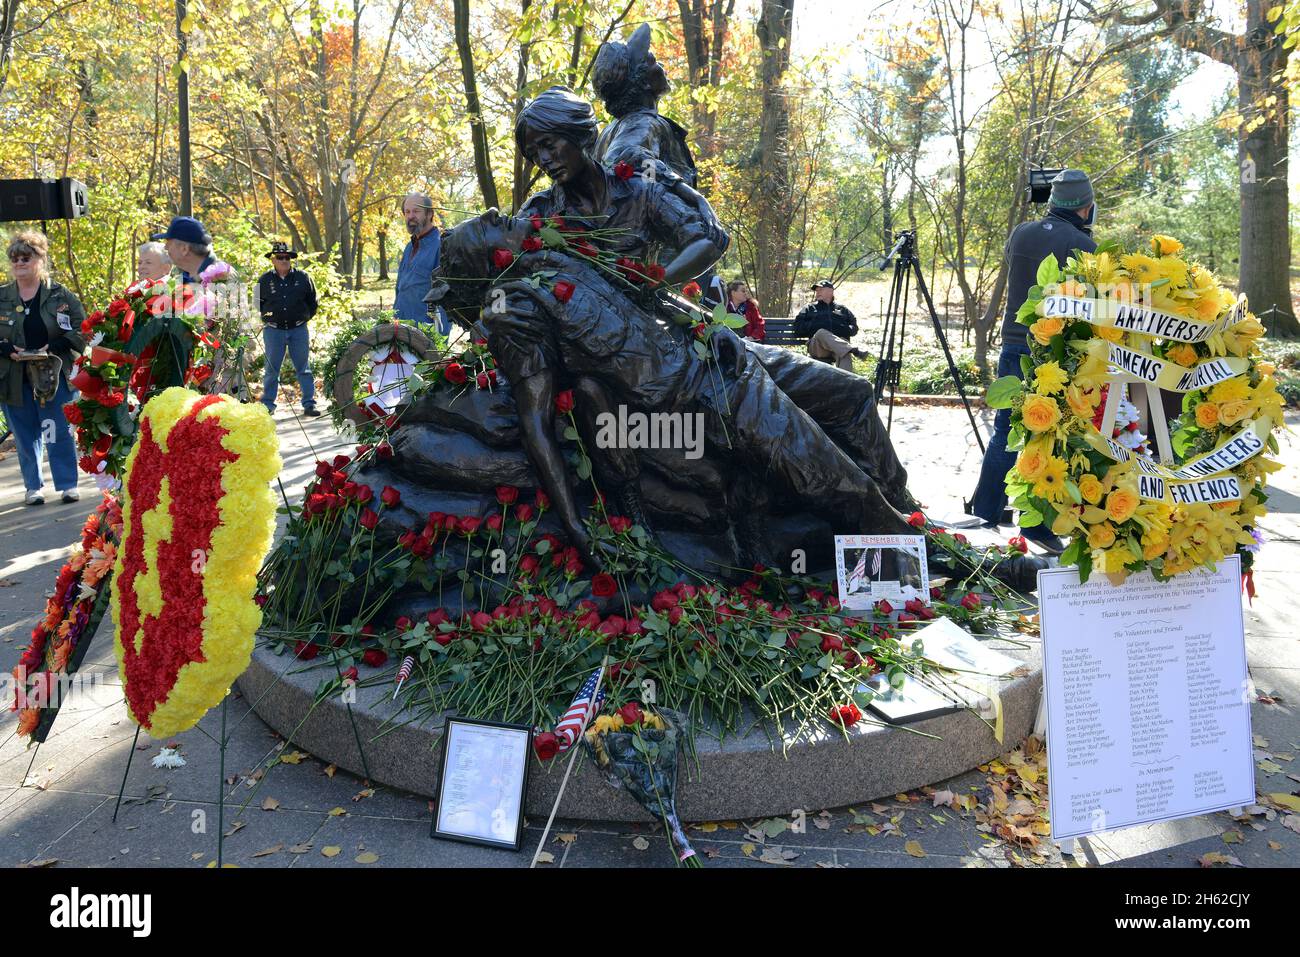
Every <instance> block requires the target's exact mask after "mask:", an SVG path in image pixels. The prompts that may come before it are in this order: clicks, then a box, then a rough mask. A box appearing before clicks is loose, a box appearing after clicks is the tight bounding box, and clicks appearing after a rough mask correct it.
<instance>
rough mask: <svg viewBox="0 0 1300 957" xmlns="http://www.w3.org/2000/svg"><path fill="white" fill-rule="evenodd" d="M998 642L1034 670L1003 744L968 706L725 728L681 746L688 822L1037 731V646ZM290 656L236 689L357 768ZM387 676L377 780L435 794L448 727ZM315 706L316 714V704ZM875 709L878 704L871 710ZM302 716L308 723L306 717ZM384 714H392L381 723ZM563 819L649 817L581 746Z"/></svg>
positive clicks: (539, 809)
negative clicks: (944, 711) (882, 718)
mask: <svg viewBox="0 0 1300 957" xmlns="http://www.w3.org/2000/svg"><path fill="white" fill-rule="evenodd" d="M991 647H994V648H996V649H997V650H999V651H1002V652H1004V653H1006V654H1009V655H1012V656H1014V657H1018V658H1021V659H1023V660H1024V661H1025V663H1026V664H1027V665H1029V667H1030V673H1029V674H1028V675H1026V676H1025V677H1021V678H1014V679H1010V680H1008V681H1006V682H1005V683H1003V685H1002V689H1001V697H1002V707H1003V714H1004V720H1005V734H1004V739H1003V741H1002V742H998V741H997V739H996V738H994V736H993V733H992V731H991V730H990V729H989V727H988V725H986V724H985V723H984V722H983V721H981V720H980V719H979V718H978V717H976V716H975V715H974V714H972V713H970V712H968V711H959V712H955V713H953V714H948V715H943V716H940V717H937V718H931V719H929V720H927V721H920V722H916V723H914V724H911V725H908V727H909V728H910V729H912V730H914V731H923V732H926V733H927V734H932V735H936V736H937V737H936V738H928V737H923V736H921V735H918V734H912V733H909V731H907V730H902V729H898V728H882V727H877V726H875V725H865V724H860V725H858V726H856V727H854V728H851V729H850V731H849V738H848V740H845V738H844V737H843V735H841V734H840V733H839V732H838V731H836V730H835V729H834V728H832V727H831V726H830V724H829V723H825V724H822V725H821V726H820V727H818V728H817V729H816V730H815V732H812V733H808V734H805V736H803V737H801V738H798V739H794V740H790V741H788V742H787V745H788V746H787V748H786V751H785V753H784V754H782V750H781V747H780V746H779V744H776V745H774V743H773V742H772V741H770V740H769V738H768V737H767V735H766V734H764V733H763V732H762V731H761V730H759V729H755V730H752V731H751V732H750V733H749V734H747V735H745V736H743V737H740V736H729V737H728V738H727V739H726V741H725V742H724V743H722V744H721V745H719V743H718V742H717V741H716V740H714V739H713V738H710V737H709V736H707V735H705V734H697V735H696V751H697V755H698V762H696V761H691V760H690V759H689V758H688V757H687V755H686V754H685V753H683V755H682V759H683V763H682V765H681V769H680V771H679V774H678V783H677V790H678V794H677V806H678V810H679V811H680V813H681V817H682V819H683V820H684V821H713V820H729V819H739V818H753V817H767V816H775V815H783V816H788V815H789V814H790V813H791V812H792V811H794V810H795V809H796V808H803V809H805V810H820V809H822V808H833V807H842V806H844V805H848V804H855V803H860V802H863V801H868V800H871V799H873V798H879V797H883V796H886V795H893V794H896V793H898V792H900V791H906V790H910V789H912V788H916V787H920V786H922V785H926V784H933V783H935V782H937V781H942V780H944V779H945V778H949V777H952V776H953V775H956V774H960V773H962V772H963V771H968V770H970V769H971V768H973V767H975V766H976V765H978V764H983V763H984V762H986V761H989V760H991V759H992V758H995V757H997V756H998V755H1000V754H1004V753H1006V752H1007V751H1009V750H1011V749H1012V748H1014V747H1015V746H1016V745H1017V744H1018V743H1019V742H1020V741H1021V740H1022V739H1023V738H1024V737H1025V736H1026V735H1027V734H1029V732H1030V731H1031V730H1032V728H1033V724H1034V718H1035V715H1036V713H1037V708H1038V698H1039V691H1040V689H1041V687H1042V671H1041V660H1040V658H1039V654H1038V649H1037V647H1036V645H1035V646H1034V647H1031V649H1029V650H1025V649H1020V648H1017V647H1014V646H1010V645H1007V644H1005V643H1003V642H994V643H993V644H992V645H991ZM304 667H305V666H304V663H303V662H300V661H297V660H296V659H294V658H293V657H292V655H290V654H288V653H286V654H283V655H275V654H273V653H271V651H270V650H268V649H267V648H266V647H265V646H262V645H259V646H258V648H257V649H256V650H255V651H254V652H253V660H252V664H251V665H250V666H249V668H248V670H247V671H245V672H244V674H243V675H242V676H241V677H240V679H239V687H240V689H241V690H242V691H243V693H244V694H245V695H246V696H247V698H248V700H249V701H250V702H251V703H252V704H253V708H254V710H255V711H256V712H257V713H258V715H259V716H260V717H261V718H262V720H264V721H265V722H266V723H267V724H269V725H270V726H271V727H272V728H274V729H275V730H276V731H277V732H279V733H280V734H282V735H285V736H291V737H292V740H293V743H294V744H295V745H297V746H298V747H300V748H302V749H304V750H306V751H309V752H310V753H312V754H314V755H316V756H317V757H319V758H322V759H324V760H326V761H330V762H332V763H334V764H336V765H338V766H339V767H342V768H346V769H347V770H349V771H351V772H353V773H355V774H358V775H361V774H362V773H363V771H362V762H361V760H360V756H359V753H358V750H357V743H356V737H355V736H354V733H353V729H352V725H351V724H350V722H349V720H348V714H347V709H346V707H345V706H344V705H343V704H342V703H341V702H340V701H339V699H338V698H337V697H334V698H332V699H330V700H327V701H325V702H322V703H321V704H320V705H318V706H317V707H316V709H315V710H314V711H312V700H313V697H314V692H315V689H316V687H317V685H318V684H319V682H320V680H321V679H322V677H324V676H325V675H326V674H327V672H326V671H325V670H324V669H323V668H312V669H309V670H305V671H301V672H300V673H298V674H290V673H289V672H292V671H295V670H298V669H302V668H304ZM392 693H393V689H392V686H391V685H389V684H384V685H380V686H377V687H370V688H364V687H359V688H358V689H357V701H356V703H355V704H354V705H353V714H354V715H355V718H356V722H357V728H358V730H359V732H360V735H361V740H362V742H363V743H364V745H365V748H366V761H367V763H368V765H369V768H370V774H371V777H372V779H373V780H374V781H376V782H379V783H382V784H387V785H390V786H392V787H397V788H401V789H403V790H406V791H411V792H414V793H416V794H422V795H428V796H432V795H433V794H434V793H435V791H436V786H437V779H438V758H439V755H440V748H441V745H440V739H441V735H440V724H439V723H438V722H437V720H436V719H428V720H427V721H425V722H422V723H419V724H414V723H412V724H405V725H403V724H402V722H403V721H406V720H409V715H408V716H403V715H401V713H400V711H401V708H400V704H399V703H394V702H393V701H391V700H390V699H391V697H392ZM309 712H311V713H310V715H309V716H308V713H309ZM868 716H870V713H869V714H868ZM304 717H305V718H306V720H304ZM385 722H388V724H387V725H385ZM567 758H568V756H567V755H562V756H560V757H559V758H557V759H556V760H554V761H551V762H548V764H546V765H541V764H540V763H538V762H537V761H536V759H535V758H533V759H531V760H533V761H534V764H533V767H532V770H531V772H530V780H529V787H528V797H527V802H526V809H527V812H528V813H529V814H532V815H543V816H544V815H546V814H548V813H549V812H550V809H551V805H552V804H553V803H554V801H555V795H556V793H557V792H558V790H559V786H560V780H561V779H562V777H563V775H564V765H565V763H566V761H567ZM559 816H560V817H564V818H572V819H579V820H596V821H641V820H647V819H649V815H647V814H646V812H645V811H643V810H642V809H641V807H640V806H639V805H638V804H637V803H636V802H635V801H633V800H632V798H631V797H629V796H628V795H627V794H626V793H625V792H624V791H623V790H622V789H621V788H619V787H617V786H614V785H611V784H610V783H609V782H608V780H607V779H606V778H605V776H604V775H603V774H601V773H600V772H599V771H598V770H597V769H596V768H595V766H594V764H593V763H592V762H591V761H590V760H589V759H588V758H587V757H586V756H585V755H584V756H583V757H580V758H579V759H578V766H577V768H576V769H575V770H574V772H573V775H572V778H571V780H570V781H569V786H568V789H567V790H566V792H565V796H564V802H563V804H562V805H561V806H560V812H559Z"/></svg>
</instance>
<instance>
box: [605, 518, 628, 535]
mask: <svg viewBox="0 0 1300 957" xmlns="http://www.w3.org/2000/svg"><path fill="white" fill-rule="evenodd" d="M605 524H607V525H608V526H609V527H610V528H611V529H612V530H613V531H614V532H616V533H617V534H620V535H621V534H623V533H624V532H627V531H631V529H632V520H631V519H630V518H626V517H624V516H622V515H611V516H610V517H609V521H608V522H606V523H605Z"/></svg>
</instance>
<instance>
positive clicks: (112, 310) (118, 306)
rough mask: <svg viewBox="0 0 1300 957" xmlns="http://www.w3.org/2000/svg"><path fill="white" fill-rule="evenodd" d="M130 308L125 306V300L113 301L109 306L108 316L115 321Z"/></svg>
mask: <svg viewBox="0 0 1300 957" xmlns="http://www.w3.org/2000/svg"><path fill="white" fill-rule="evenodd" d="M130 308H131V307H130V306H129V305H127V302H126V300H125V299H114V300H113V301H112V303H110V304H109V307H108V314H109V315H110V316H112V317H113V318H114V319H116V318H118V317H119V316H121V315H122V314H123V313H124V312H126V311H127V310H128V309H130Z"/></svg>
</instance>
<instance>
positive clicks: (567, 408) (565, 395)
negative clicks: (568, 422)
mask: <svg viewBox="0 0 1300 957" xmlns="http://www.w3.org/2000/svg"><path fill="white" fill-rule="evenodd" d="M555 411H556V412H558V413H560V414H561V415H568V414H569V413H570V412H572V411H573V390H572V389H565V390H564V391H563V392H561V393H560V394H559V395H557V396H556V397H555Z"/></svg>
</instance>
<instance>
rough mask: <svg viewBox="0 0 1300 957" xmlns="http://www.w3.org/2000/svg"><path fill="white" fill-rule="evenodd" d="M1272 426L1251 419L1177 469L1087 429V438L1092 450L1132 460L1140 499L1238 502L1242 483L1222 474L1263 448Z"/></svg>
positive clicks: (1265, 420)
mask: <svg viewBox="0 0 1300 957" xmlns="http://www.w3.org/2000/svg"><path fill="white" fill-rule="evenodd" d="M1272 427H1273V425H1272V422H1271V420H1269V419H1268V418H1267V417H1263V418H1258V419H1252V420H1251V421H1249V422H1247V423H1246V424H1245V425H1244V426H1242V428H1241V429H1240V430H1238V431H1237V432H1235V433H1234V434H1233V435H1231V436H1229V437H1228V438H1226V439H1224V440H1223V441H1222V442H1220V443H1219V445H1218V446H1217V447H1215V448H1214V449H1212V450H1211V451H1209V452H1206V453H1205V454H1204V455H1199V456H1197V457H1196V458H1194V459H1192V460H1191V461H1190V462H1186V463H1184V464H1183V465H1181V466H1179V467H1178V468H1176V469H1171V468H1168V467H1167V466H1164V465H1161V464H1160V463H1158V462H1153V461H1151V460H1150V459H1149V458H1147V457H1146V456H1144V455H1138V454H1136V453H1134V452H1132V451H1131V450H1129V449H1127V448H1125V447H1124V446H1122V445H1120V444H1119V443H1118V442H1116V441H1115V440H1114V439H1107V438H1105V437H1103V436H1102V435H1101V433H1099V432H1090V433H1088V435H1087V436H1086V438H1087V440H1088V442H1089V443H1090V444H1091V445H1092V446H1093V447H1094V448H1095V449H1097V450H1098V451H1099V452H1102V453H1104V454H1106V455H1108V456H1109V457H1110V458H1112V459H1114V460H1115V461H1116V462H1128V461H1130V460H1132V461H1134V463H1135V464H1136V466H1137V469H1138V471H1139V472H1141V473H1142V474H1141V475H1139V476H1138V494H1139V495H1140V496H1141V497H1142V498H1144V499H1148V500H1151V501H1159V502H1170V503H1172V504H1174V505H1190V504H1194V503H1196V502H1235V501H1240V499H1241V484H1240V483H1239V482H1238V481H1237V479H1236V477H1235V476H1232V475H1225V474H1221V473H1224V472H1228V471H1230V470H1231V469H1235V468H1238V467H1240V466H1241V465H1243V464H1244V463H1246V462H1247V461H1249V460H1250V459H1252V458H1254V457H1255V456H1256V455H1258V454H1259V453H1260V452H1262V451H1264V449H1265V448H1266V447H1267V445H1268V435H1269V432H1270V431H1271V430H1272Z"/></svg>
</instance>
